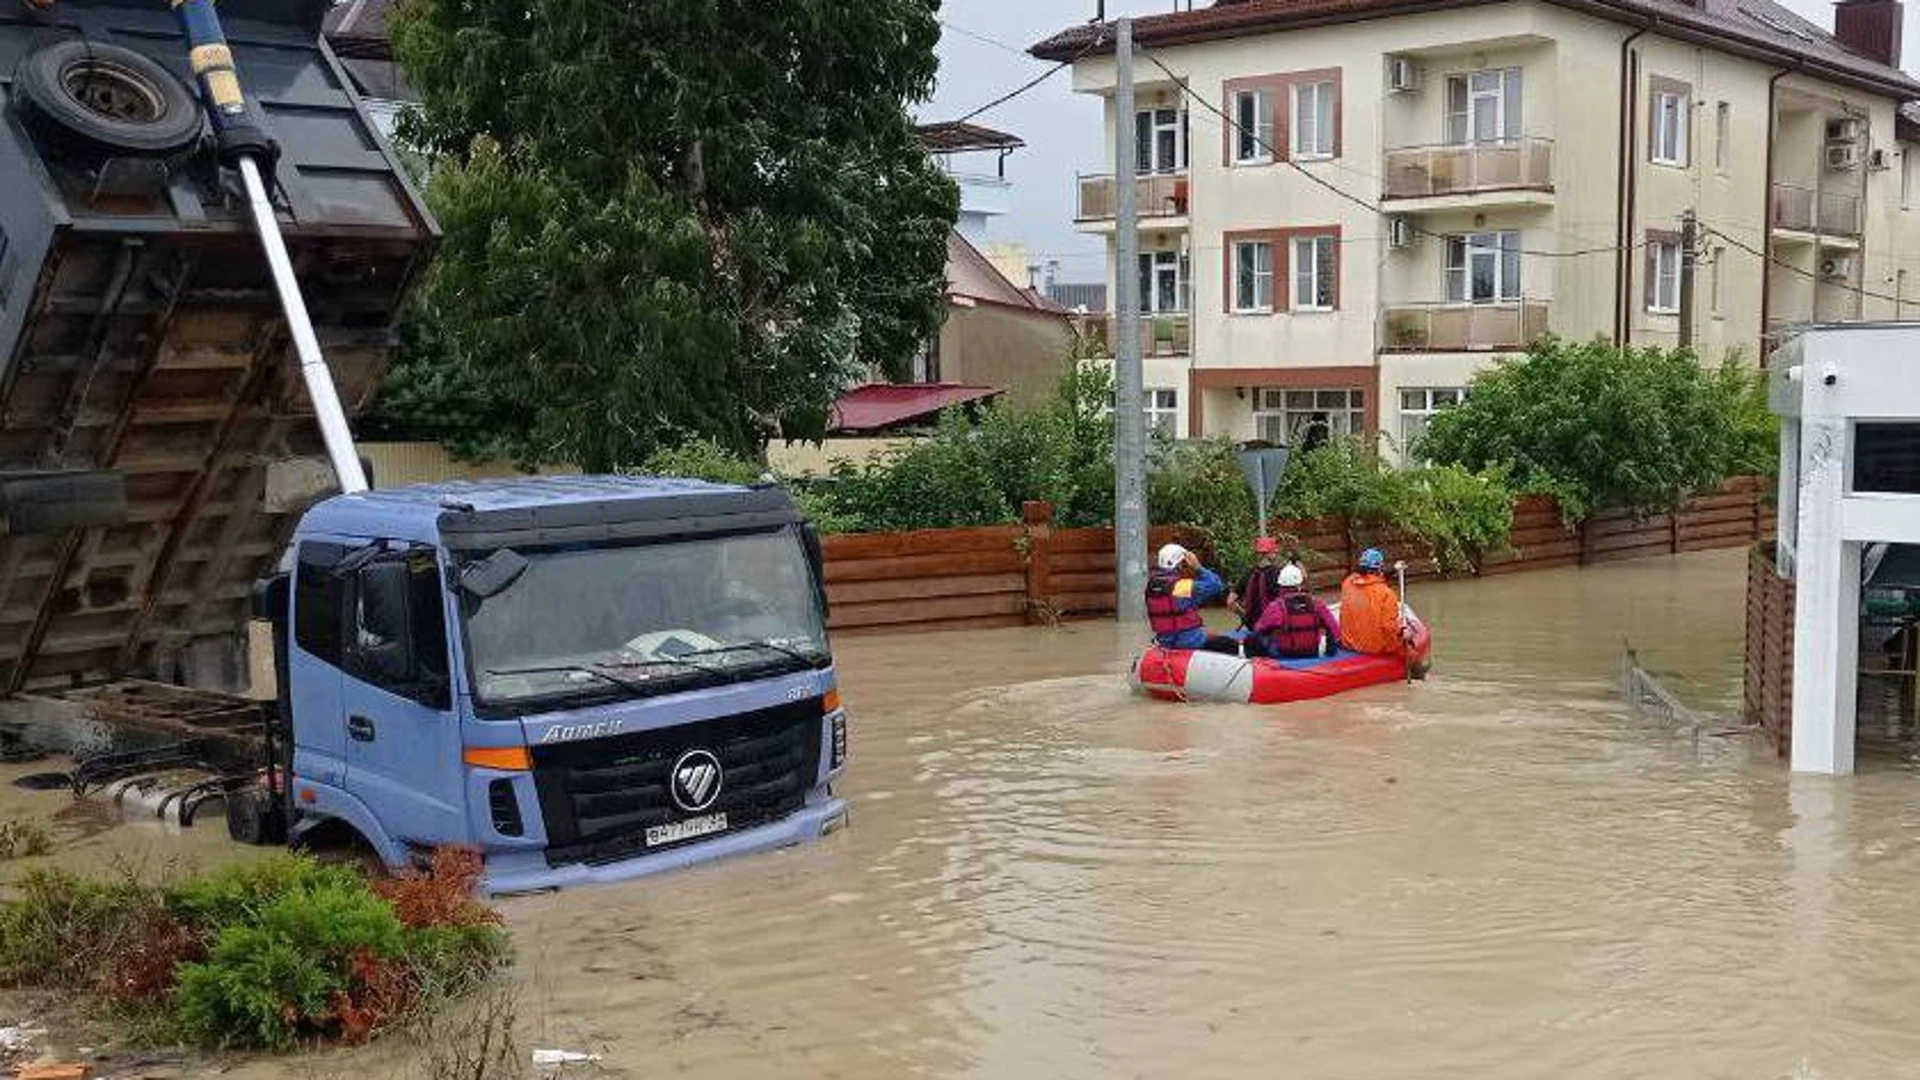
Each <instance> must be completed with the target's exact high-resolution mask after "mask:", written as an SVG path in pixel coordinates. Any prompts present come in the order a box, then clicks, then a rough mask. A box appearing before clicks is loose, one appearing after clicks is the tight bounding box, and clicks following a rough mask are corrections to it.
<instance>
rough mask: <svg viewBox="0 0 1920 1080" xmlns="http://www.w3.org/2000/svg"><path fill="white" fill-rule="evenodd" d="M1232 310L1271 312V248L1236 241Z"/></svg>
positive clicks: (1257, 242)
mask: <svg viewBox="0 0 1920 1080" xmlns="http://www.w3.org/2000/svg"><path fill="white" fill-rule="evenodd" d="M1233 310H1235V311H1246V312H1255V311H1257V312H1266V311H1272V310H1273V245H1272V244H1271V243H1268V242H1267V241H1265V240H1239V241H1236V242H1235V243H1234V245H1233Z"/></svg>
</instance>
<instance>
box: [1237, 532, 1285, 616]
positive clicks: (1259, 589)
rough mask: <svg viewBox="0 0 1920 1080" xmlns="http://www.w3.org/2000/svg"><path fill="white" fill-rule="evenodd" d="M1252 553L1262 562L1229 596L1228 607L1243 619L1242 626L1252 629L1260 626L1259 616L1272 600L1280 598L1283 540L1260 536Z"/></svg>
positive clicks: (1256, 539) (1254, 543)
mask: <svg viewBox="0 0 1920 1080" xmlns="http://www.w3.org/2000/svg"><path fill="white" fill-rule="evenodd" d="M1253 553H1254V554H1255V555H1257V556H1259V558H1260V561H1259V563H1258V564H1257V565H1256V566H1254V568H1253V569H1252V570H1251V571H1249V572H1248V574H1247V577H1246V580H1245V581H1242V582H1241V583H1240V587H1239V588H1238V589H1235V590H1233V591H1232V592H1230V593H1228V594H1227V607H1228V608H1229V609H1231V610H1232V611H1234V612H1235V613H1237V614H1238V615H1239V616H1240V625H1241V626H1244V627H1246V628H1247V629H1248V630H1252V629H1253V628H1254V627H1256V626H1258V625H1260V614H1261V612H1264V611H1265V610H1267V605H1268V604H1269V603H1271V602H1272V601H1273V598H1274V597H1276V596H1278V595H1280V582H1279V574H1280V565H1279V562H1278V561H1277V560H1278V557H1279V554H1280V541H1278V540H1275V539H1274V538H1273V537H1271V536H1261V537H1257V538H1255V539H1254V541H1253Z"/></svg>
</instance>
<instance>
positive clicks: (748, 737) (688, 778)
mask: <svg viewBox="0 0 1920 1080" xmlns="http://www.w3.org/2000/svg"><path fill="white" fill-rule="evenodd" d="M259 596H260V608H261V611H260V613H261V614H262V615H264V616H266V617H267V618H268V619H269V620H270V621H271V623H272V625H273V628H274V639H275V650H274V651H275V659H276V663H275V667H276V671H277V674H278V676H279V685H278V693H279V709H278V712H279V714H280V720H279V733H280V738H279V739H278V740H275V741H276V742H277V743H278V745H279V749H277V750H275V751H274V753H275V754H276V756H278V757H279V758H280V764H281V766H282V768H284V769H285V770H286V775H287V776H288V782H286V783H284V784H281V785H279V787H280V790H281V792H282V793H283V795H284V797H285V798H286V799H287V808H286V810H287V814H288V817H289V820H290V821H291V822H292V833H293V836H294V837H295V838H296V839H298V838H299V837H301V836H303V835H306V834H309V833H311V832H313V831H314V830H317V829H320V828H323V827H329V826H332V827H339V826H344V827H346V828H349V829H351V830H352V831H353V832H354V833H356V834H358V836H359V837H360V838H362V839H364V840H365V841H366V843H367V844H368V845H369V846H370V847H371V848H372V849H373V850H374V851H375V852H376V853H378V855H379V857H380V858H381V860H382V861H383V862H385V863H386V864H387V865H388V866H389V867H395V868H398V867H402V866H406V865H408V864H410V863H414V862H417V861H419V860H420V858H421V857H423V856H424V855H425V854H426V853H427V852H428V851H430V850H431V849H432V848H435V847H440V846H449V845H457V846H465V847H471V848H474V849H477V850H478V851H479V852H480V853H481V854H482V856H483V858H484V860H485V864H486V884H487V887H488V889H489V890H490V891H492V892H494V893H503V892H520V891H530V890H538V889H546V888H553V887H560V886H567V885H572V884H578V883H584V882H591V881H609V880H619V879H624V878H629V877H634V876H637V875H641V874H645V873H649V872H653V871H657V870H663V869H668V868H672V867H676V866H682V865H685V864H688V863H691V862H697V861H701V860H704V859H708V858H713V857H717V856H720V855H725V854H731V853H737V852H745V851H757V850H763V849H767V848H773V847H779V846H785V845H789V844H795V843H799V842H801V841H805V840H810V839H814V838H817V837H819V836H822V835H824V834H826V833H828V832H831V831H833V830H834V829H836V828H838V827H839V826H840V825H842V824H844V822H845V820H846V807H845V804H844V803H843V802H842V801H841V800H840V799H838V798H836V797H835V796H834V794H833V792H832V787H831V785H832V782H833V780H834V779H835V778H836V777H837V776H838V775H839V773H840V771H841V769H842V768H843V767H844V765H845V762H846V751H847V729H846V714H845V712H844V711H843V710H842V709H841V707H840V700H839V694H838V692H837V691H836V689H835V682H834V670H833V661H832V654H831V652H830V651H829V647H828V641H827V633H826V605H825V599H824V596H825V593H824V588H823V585H822V579H821V571H820V558H819V544H818V541H817V539H815V537H814V535H813V533H812V531H811V530H810V529H809V528H808V527H807V525H806V523H805V520H804V519H803V517H802V516H801V515H800V514H799V513H798V511H797V510H796V509H795V508H794V506H793V505H792V502H791V501H790V499H789V498H788V496H787V495H786V493H785V492H784V491H782V490H781V489H779V488H777V487H770V486H769V487H736V486H725V485H716V484H707V483H702V482H698V481H687V480H669V479H656V478H645V477H551V478H528V479H517V480H507V481H497V482H476V483H454V484H439V485H428V486H419V487H409V488H396V489H389V490H379V491H369V492H362V493H358V494H353V495H341V496H336V497H334V498H331V499H328V500H326V501H324V502H321V503H319V504H317V505H316V506H314V507H313V508H312V509H311V510H309V511H308V512H307V513H306V514H305V515H304V516H303V518H302V519H301V521H300V524H299V526H298V528H297V530H296V531H295V534H294V537H293V542H292V545H291V547H290V549H289V551H288V553H287V556H286V558H285V559H284V560H283V562H282V569H281V571H280V572H279V573H278V574H276V575H275V576H274V577H273V578H271V579H269V580H268V581H267V582H264V583H263V586H262V588H261V589H260V591H259Z"/></svg>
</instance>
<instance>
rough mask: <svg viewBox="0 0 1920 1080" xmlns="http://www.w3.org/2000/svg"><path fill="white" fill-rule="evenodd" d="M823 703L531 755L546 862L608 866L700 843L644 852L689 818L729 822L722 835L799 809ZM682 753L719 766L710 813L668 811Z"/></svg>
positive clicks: (813, 762)
mask: <svg viewBox="0 0 1920 1080" xmlns="http://www.w3.org/2000/svg"><path fill="white" fill-rule="evenodd" d="M820 708H821V702H820V699H818V698H814V699H811V700H808V701H803V702H796V703H794V704H791V705H782V706H779V707H776V708H772V709H763V710H761V711H759V712H751V713H743V714H741V715H738V716H725V717H720V718H718V719H715V720H703V721H700V722H698V723H694V724H683V725H680V726H678V727H671V728H663V729H661V730H658V731H643V732H637V733H634V734H631V735H614V736H610V737H608V738H604V739H589V740H587V741H584V742H578V743H563V744H559V745H555V746H540V747H535V748H534V749H533V776H534V786H535V788H536V789H537V790H538V791H539V794H540V814H541V817H542V818H543V819H544V820H545V822H546V826H547V863H548V864H549V865H551V866H562V865H567V864H571V863H603V862H613V861H616V860H619V859H624V858H628V857H631V856H634V855H639V854H643V853H651V852H655V851H664V850H666V849H667V848H670V847H676V846H679V844H681V843H694V842H697V840H698V839H699V838H694V839H689V840H684V841H679V842H678V843H674V842H669V843H662V844H656V845H654V846H652V847H648V846H647V843H646V833H647V830H648V829H649V828H652V827H654V826H657V825H669V824H672V823H673V822H676V821H682V820H684V819H686V818H689V817H705V816H706V815H709V814H725V815H727V832H729V833H732V832H738V831H740V830H741V829H747V828H752V827H753V826H755V825H764V824H766V823H767V822H769V821H774V820H777V819H779V818H782V817H785V816H786V815H788V814H791V813H793V812H794V811H795V810H798V809H800V807H801V805H802V804H803V803H805V801H806V797H807V791H808V790H809V789H810V788H812V787H813V784H814V780H815V778H816V777H818V776H819V774H820ZM688 750H705V751H708V752H709V753H711V754H713V756H714V757H715V758H717V759H718V760H719V762H720V768H721V776H722V779H721V789H720V794H719V796H718V798H717V799H715V801H714V803H713V805H712V806H709V807H707V808H706V809H704V810H702V811H700V813H699V814H688V813H686V812H685V811H683V810H681V809H680V808H679V807H678V806H676V805H674V801H673V798H672V796H671V795H670V794H669V792H668V788H667V785H668V775H667V774H668V772H669V771H670V770H671V769H672V768H673V763H674V761H675V760H676V759H677V758H679V756H680V755H681V754H683V753H685V752H687V751H688Z"/></svg>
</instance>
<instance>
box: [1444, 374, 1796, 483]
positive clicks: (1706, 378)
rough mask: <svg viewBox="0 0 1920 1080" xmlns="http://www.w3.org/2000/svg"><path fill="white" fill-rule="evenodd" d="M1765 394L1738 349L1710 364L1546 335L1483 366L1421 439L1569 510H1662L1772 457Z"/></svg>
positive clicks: (1454, 460) (1450, 459)
mask: <svg viewBox="0 0 1920 1080" xmlns="http://www.w3.org/2000/svg"><path fill="white" fill-rule="evenodd" d="M1761 392H1762V391H1761V389H1760V386H1759V381H1758V379H1757V377H1756V375H1755V374H1754V372H1753V371H1752V370H1751V369H1749V368H1748V367H1747V366H1746V365H1744V364H1742V363H1741V362H1740V361H1739V359H1738V358H1737V357H1731V358H1729V359H1728V360H1727V361H1726V362H1725V363H1724V364H1722V365H1721V366H1719V367H1718V368H1707V367H1703V366H1701V364H1700V363H1699V362H1698V361H1697V360H1696V359H1695V358H1694V356H1693V354H1692V353H1690V352H1687V351H1684V350H1672V349H1660V348H1638V349H1635V348H1627V349H1621V348H1616V347H1614V346H1612V345H1609V344H1607V343H1605V342H1600V341H1595V342H1589V343H1586V344H1574V343H1571V342H1566V341H1558V340H1553V339H1547V340H1543V341H1541V342H1540V343H1538V344H1536V345H1535V346H1534V347H1533V348H1532V349H1531V350H1529V351H1528V352H1527V353H1526V355H1524V356H1522V357H1518V358H1515V359H1513V360H1508V361H1505V362H1503V363H1501V364H1499V365H1498V366H1496V367H1494V368H1492V369H1490V370H1488V371H1484V372H1482V373H1480V374H1479V375H1478V376H1476V377H1475V378H1474V380H1473V383H1472V392H1471V393H1470V394H1468V396H1467V398H1466V400H1465V401H1463V402H1462V403H1461V404H1460V405H1458V406H1455V407H1454V408H1451V409H1448V410H1447V411H1445V412H1443V413H1440V414H1439V415H1437V416H1435V417H1434V418H1433V421H1432V423H1431V424H1430V425H1429V427H1428V428H1427V433H1426V436H1425V438H1424V439H1422V440H1421V442H1420V444H1419V446H1418V447H1417V449H1418V451H1419V452H1420V453H1421V454H1422V455H1423V456H1425V457H1426V458H1428V459H1429V460H1432V461H1434V462H1438V463H1450V464H1456V465H1460V466H1463V467H1465V468H1467V469H1470V470H1474V471H1480V470H1485V469H1489V468H1502V469H1505V470H1506V471H1507V472H1508V473H1509V474H1510V475H1511V476H1512V477H1513V478H1514V480H1515V482H1516V483H1517V484H1518V486H1519V487H1520V488H1521V490H1525V491H1535V492H1540V493H1544V494H1551V495H1553V496H1554V497H1555V498H1557V499H1558V500H1559V501H1560V505H1561V507H1562V509H1563V511H1564V512H1565V513H1566V514H1567V516H1568V518H1569V519H1570V520H1578V519H1580V518H1584V517H1586V516H1587V515H1588V514H1590V513H1592V512H1593V511H1594V510H1598V509H1602V508H1606V507H1620V508H1625V509H1628V510H1632V511H1635V512H1637V513H1659V512H1663V511H1666V510H1670V509H1673V508H1675V507H1677V506H1679V505H1680V504H1681V503H1682V502H1684V501H1685V500H1686V498H1687V497H1688V496H1689V495H1691V494H1693V493H1695V492H1698V491H1702V490H1706V489H1709V488H1712V487H1714V486H1716V485H1717V484H1719V483H1720V481H1721V480H1723V479H1725V478H1726V477H1728V476H1731V475H1736V474H1740V473H1746V472H1755V471H1762V470H1764V469H1766V468H1768V467H1769V466H1770V462H1771V458H1772V450H1771V447H1772V446H1773V440H1774V439H1775V438H1776V437H1777V435H1776V429H1775V426H1774V424H1773V421H1772V417H1771V416H1769V415H1768V414H1767V413H1766V410H1765V400H1764V398H1763V397H1761V396H1760V394H1761Z"/></svg>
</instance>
